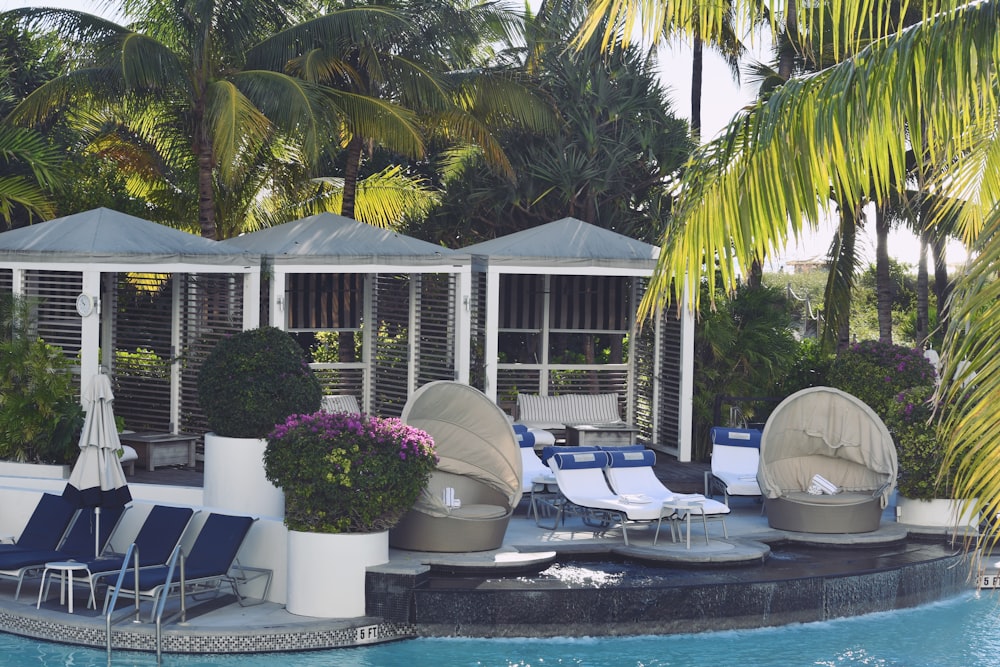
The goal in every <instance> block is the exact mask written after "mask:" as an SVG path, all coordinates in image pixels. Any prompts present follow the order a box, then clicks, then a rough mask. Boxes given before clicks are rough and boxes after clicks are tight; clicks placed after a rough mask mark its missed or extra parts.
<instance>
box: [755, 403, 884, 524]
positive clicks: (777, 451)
mask: <svg viewBox="0 0 1000 667" xmlns="http://www.w3.org/2000/svg"><path fill="white" fill-rule="evenodd" d="M896 474H897V462H896V447H895V445H894V444H893V442H892V436H890V435H889V431H888V429H887V428H886V426H885V424H884V423H883V422H882V420H881V419H880V418H879V416H878V415H877V414H876V413H875V411H874V410H872V409H871V408H870V407H869V406H868V405H866V404H865V403H864V402H863V401H861V400H860V399H859V398H857V397H855V396H852V395H850V394H847V393H845V392H843V391H840V390H839V389H834V388H832V387H810V388H808V389H803V390H802V391H800V392H797V393H795V394H792V395H791V396H789V397H788V398H786V399H785V400H784V401H782V402H781V403H780V404H779V405H778V407H777V408H775V410H774V412H773V413H771V416H770V417H769V418H768V420H767V423H766V424H765V426H764V432H763V433H762V434H761V442H760V464H759V467H758V469H757V481H758V483H759V484H760V488H761V492H762V493H763V494H764V496H765V501H764V502H765V505H766V509H767V515H768V524H769V525H770V526H771V527H772V528H780V529H784V530H795V531H801V532H814V533H860V532H868V531H872V530H875V529H877V528H878V525H879V520H880V517H881V513H882V510H883V509H884V508H885V507H886V505H887V504H888V501H889V496H890V495H891V494H892V491H893V489H894V488H895V486H896ZM817 475H818V476H819V478H821V479H819V478H817V477H816V476H817ZM817 479H819V481H821V482H824V484H825V482H829V483H830V485H832V487H836V488H835V489H833V491H832V492H830V493H820V494H817V493H815V491H812V492H810V487H812V486H813V484H814V482H816V481H817ZM824 480H825V481H824Z"/></svg>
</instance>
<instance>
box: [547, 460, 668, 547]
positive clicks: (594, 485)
mask: <svg viewBox="0 0 1000 667" xmlns="http://www.w3.org/2000/svg"><path fill="white" fill-rule="evenodd" d="M610 458H611V455H610V454H609V453H608V452H603V451H590V452H579V453H556V454H553V455H552V457H551V458H550V459H549V466H550V467H551V468H552V471H553V472H554V473H555V476H556V483H557V484H558V485H559V493H560V494H561V495H562V497H563V499H564V502H563V503H561V504H559V503H557V504H556V512H555V516H554V523H553V524H552V530H555V529H556V528H557V527H558V526H559V523H560V521H561V520H562V519H563V514H564V513H566V512H579V513H580V514H582V515H583V518H584V522H585V523H587V524H588V525H597V526H605V525H607V524H608V523H609V522H615V523H619V524H621V527H622V536H623V538H624V540H625V544H626V546H627V545H628V528H627V524H628V523H631V522H651V521H656V522H657V528H659V524H660V522H661V520H662V519H664V518H668V516H670V515H672V514H673V512H672V511H670V512H669V513H668V516H667V517H665V516H664V515H663V511H664V510H663V503H662V502H658V501H657V500H656V499H655V498H652V497H649V496H642V495H638V494H637V495H634V496H621V495H619V494H617V493H615V492H614V491H612V490H611V488H610V487H609V486H608V482H607V480H606V479H605V477H604V469H605V468H607V467H608V465H609V464H610Z"/></svg>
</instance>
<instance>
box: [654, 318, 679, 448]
mask: <svg viewBox="0 0 1000 667" xmlns="http://www.w3.org/2000/svg"><path fill="white" fill-rule="evenodd" d="M676 313H677V309H676V308H675V307H674V306H672V305H668V306H667V307H665V308H664V309H663V315H662V321H661V334H660V336H661V339H660V358H659V374H658V375H657V381H658V382H659V405H657V406H656V408H657V413H658V414H657V416H658V422H659V429H658V430H659V434H658V435H659V442H660V443H662V444H663V445H666V446H669V447H677V446H678V445H679V443H680V437H681V433H680V414H681V408H680V405H681V372H682V368H681V359H682V357H681V352H682V350H681V322H680V320H679V319H677V316H676Z"/></svg>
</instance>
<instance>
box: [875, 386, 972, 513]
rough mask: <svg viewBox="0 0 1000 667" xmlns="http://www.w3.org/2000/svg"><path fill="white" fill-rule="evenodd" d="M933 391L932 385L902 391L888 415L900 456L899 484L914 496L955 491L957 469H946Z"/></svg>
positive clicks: (902, 490) (946, 494)
mask: <svg viewBox="0 0 1000 667" xmlns="http://www.w3.org/2000/svg"><path fill="white" fill-rule="evenodd" d="M933 394H934V387H932V386H930V385H925V386H920V387H911V388H910V389H907V390H906V391H902V392H900V393H899V394H898V395H897V396H896V398H895V399H894V401H893V403H892V405H891V406H890V408H889V414H888V415H887V416H886V419H885V425H886V428H888V429H889V431H890V432H891V433H892V439H893V442H895V443H896V454H897V456H898V457H899V481H898V483H897V488H898V489H899V492H900V493H901V494H902V495H904V496H906V497H907V498H912V499H914V500H930V499H931V498H953V497H954V495H955V489H954V482H955V471H954V470H944V469H943V468H944V447H943V445H942V442H941V439H940V438H939V437H938V432H937V422H936V420H935V416H934V413H933V405H932V403H931V400H932V397H933Z"/></svg>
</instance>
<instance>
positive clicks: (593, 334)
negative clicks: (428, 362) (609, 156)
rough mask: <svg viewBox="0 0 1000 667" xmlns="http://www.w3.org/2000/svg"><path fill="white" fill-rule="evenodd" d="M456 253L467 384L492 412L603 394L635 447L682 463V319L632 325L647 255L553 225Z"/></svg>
mask: <svg viewBox="0 0 1000 667" xmlns="http://www.w3.org/2000/svg"><path fill="white" fill-rule="evenodd" d="M463 251H464V252H467V253H469V254H470V255H472V262H473V291H474V294H475V295H476V302H475V305H474V308H473V310H474V312H475V313H476V317H475V318H474V325H473V339H472V340H473V342H472V350H473V351H478V352H479V353H480V354H481V356H480V357H477V359H475V360H474V361H473V369H474V372H473V377H474V380H473V384H474V385H475V386H477V387H479V388H480V389H482V390H483V391H484V393H486V395H487V396H489V397H490V398H492V399H493V400H496V401H497V402H498V403H500V404H501V405H503V406H508V405H510V404H511V403H513V401H514V400H515V399H516V396H515V395H516V393H518V392H521V393H539V394H546V395H547V394H553V393H607V392H615V393H617V394H618V395H619V396H620V397H621V401H622V416H623V418H624V419H625V421H627V422H629V423H632V424H635V425H636V426H638V428H639V430H640V437H641V439H642V440H644V441H646V442H647V443H648V444H649V446H651V447H655V448H657V449H660V450H662V451H666V452H669V453H672V454H675V455H677V457H678V459H679V460H681V461H689V460H690V458H691V405H692V404H691V400H692V392H693V380H692V372H693V367H694V317H693V315H692V314H691V313H690V312H688V311H687V310H685V312H684V315H683V317H681V318H680V319H678V318H677V317H676V311H675V310H674V309H667V312H663V313H660V314H658V315H657V317H656V318H655V319H654V320H653V321H652V322H649V323H646V325H645V326H644V327H642V328H640V327H638V325H637V322H636V318H635V313H636V309H637V307H638V305H639V301H640V300H641V298H642V295H643V294H644V293H645V290H646V288H647V285H648V281H649V277H650V276H651V275H652V274H653V270H654V269H655V267H656V260H657V257H658V256H659V248H658V247H657V246H654V245H650V244H648V243H643V242H642V241H638V240H636V239H632V238H629V237H627V236H623V235H621V234H618V233H616V232H613V231H610V230H607V229H604V228H601V227H597V226H595V225H591V224H588V223H586V222H583V221H581V220H577V219H575V218H563V219H561V220H556V221H554V222H550V223H548V224H544V225H540V226H538V227H533V228H531V229H526V230H523V231H520V232H516V233H514V234H509V235H507V236H504V237H501V238H497V239H493V240H491V241H485V242H483V243H478V244H476V245H472V246H468V247H466V248H463ZM597 345H599V346H600V348H601V350H604V349H607V350H608V354H607V358H606V359H602V358H599V351H598V350H596V349H595V347H596V346H597ZM626 349H627V353H626ZM570 353H572V354H573V355H576V357H577V358H571V355H570ZM581 356H582V360H581V359H580V358H579V357H581Z"/></svg>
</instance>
